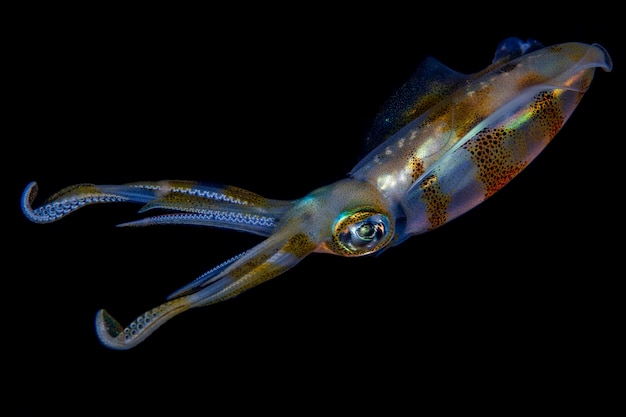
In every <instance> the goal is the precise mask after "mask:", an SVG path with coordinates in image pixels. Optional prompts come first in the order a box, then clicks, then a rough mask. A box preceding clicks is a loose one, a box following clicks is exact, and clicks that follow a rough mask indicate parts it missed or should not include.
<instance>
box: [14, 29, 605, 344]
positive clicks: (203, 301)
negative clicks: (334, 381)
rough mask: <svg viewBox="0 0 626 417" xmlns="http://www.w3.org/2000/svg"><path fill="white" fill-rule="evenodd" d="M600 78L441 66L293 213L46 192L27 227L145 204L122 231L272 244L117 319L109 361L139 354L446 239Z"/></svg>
mask: <svg viewBox="0 0 626 417" xmlns="http://www.w3.org/2000/svg"><path fill="white" fill-rule="evenodd" d="M596 68H602V69H603V70H604V71H607V72H609V71H611V69H612V62H611V58H610V57H609V54H608V53H607V51H606V50H605V49H604V48H603V47H602V46H600V45H598V44H585V43H577V42H570V43H561V44H558V45H553V46H548V47H544V46H543V45H542V44H541V43H539V42H538V41H536V40H533V39H529V40H526V41H523V40H521V39H518V38H507V39H505V40H503V41H502V42H501V43H500V44H499V45H498V46H497V49H496V52H495V56H494V58H493V61H492V63H491V64H490V65H489V66H488V67H486V68H485V69H484V70H482V71H479V72H476V73H473V74H462V73H459V72H455V71H453V70H451V69H450V68H448V67H446V66H445V65H443V64H441V63H440V62H439V61H437V60H436V59H434V58H432V57H428V58H426V59H425V60H424V61H423V62H422V63H421V64H420V65H419V66H418V68H417V70H416V71H415V72H414V73H413V75H412V76H411V77H410V79H409V80H408V81H407V82H406V83H405V84H404V85H403V86H402V87H400V88H399V90H398V91H397V92H396V93H395V94H394V95H393V96H392V97H391V98H390V99H389V100H388V102H387V103H386V104H385V105H384V106H383V107H382V109H381V111H380V113H379V114H378V115H377V116H376V118H375V119H374V122H373V125H372V128H371V130H370V131H369V134H368V136H367V138H366V142H367V146H368V148H369V149H370V150H369V152H368V153H367V154H366V156H365V157H364V158H363V159H362V160H361V161H360V162H358V163H357V165H356V166H354V168H352V170H351V171H349V174H348V175H347V177H346V178H344V179H340V180H338V181H337V182H334V183H332V184H330V185H326V186H323V187H321V188H318V189H316V190H313V191H311V192H310V193H308V194H307V195H305V196H303V197H302V198H298V199H295V200H277V199H270V198H266V197H263V196H261V195H258V194H255V193H253V192H250V191H247V190H244V189H241V188H238V187H234V186H222V185H213V184H208V183H198V182H194V181H178V180H165V181H156V182H150V181H146V182H134V183H127V184H122V185H95V184H86V183H82V184H78V185H73V186H69V187H67V188H65V189H63V190H61V191H59V192H57V193H56V194H54V195H52V196H51V197H50V198H49V199H48V200H46V201H45V202H43V203H42V205H41V206H39V207H37V208H33V207H32V204H33V202H34V200H35V198H36V196H37V191H38V186H37V183H36V182H31V183H30V184H28V185H27V186H26V187H25V190H24V191H23V194H22V199H21V207H22V211H23V213H24V215H25V216H26V218H28V219H29V220H30V221H32V222H35V223H51V222H55V221H57V220H60V219H62V218H63V217H65V216H67V215H68V214H70V213H72V212H74V211H76V210H78V209H80V208H82V207H85V206H89V205H92V204H101V203H139V204H142V205H143V206H142V207H141V209H140V210H139V212H140V213H145V212H148V211H152V212H156V213H158V214H156V215H154V216H151V217H144V218H141V219H139V220H135V221H131V222H128V223H123V224H121V225H120V226H151V225H197V226H212V227H219V228H225V229H232V230H237V231H243V232H248V233H253V234H256V235H259V236H262V237H264V238H265V239H264V240H263V241H262V242H261V243H259V244H257V245H256V246H254V247H252V248H251V249H249V250H247V251H245V252H243V253H241V254H239V255H236V256H234V257H232V258H230V259H228V260H226V261H225V262H223V263H221V264H219V265H217V266H216V267H214V268H213V269H210V270H209V271H207V272H206V273H204V274H202V275H200V276H199V277H197V278H196V279H195V280H193V281H191V282H190V283H189V284H187V285H185V286H183V287H182V288H180V289H178V290H177V291H175V292H173V293H172V294H171V295H169V297H167V300H166V301H165V302H164V303H163V304H161V305H159V306H157V307H155V308H153V309H151V310H149V311H146V312H145V313H143V314H142V315H140V316H139V317H137V318H136V319H135V320H134V321H132V322H131V323H130V324H129V325H128V326H125V327H124V326H122V325H121V324H120V323H119V322H118V321H117V320H116V319H114V318H113V317H112V316H111V315H110V314H109V313H108V312H107V311H106V310H104V309H102V310H99V311H98V312H97V313H96V318H95V329H96V334H97V336H98V338H99V340H100V341H101V342H102V344H103V345H104V346H106V347H108V348H111V349H129V348H132V347H134V346H137V345H138V344H139V343H141V342H142V341H143V340H144V339H146V338H147V337H148V336H149V335H150V334H152V332H154V331H155V330H156V329H157V328H159V327H160V326H161V325H163V324H164V323H166V322H167V321H168V320H170V319H172V318H173V317H175V316H177V315H178V314H180V313H182V312H184V311H186V310H189V309H191V308H195V307H202V306H207V305H210V304H214V303H217V302H220V301H223V300H227V299H229V298H232V297H234V296H236V295H237V294H240V293H242V292H243V291H246V290H248V289H250V288H252V287H254V286H256V285H259V284H260V283H262V282H265V281H267V280H269V279H272V278H274V277H276V276H278V275H280V274H282V273H284V272H285V271H287V270H289V269H290V268H293V267H294V266H295V265H296V264H298V263H299V262H300V261H301V260H302V259H303V258H304V257H305V256H307V255H309V254H311V253H314V252H315V253H328V254H334V255H339V256H346V257H358V256H365V255H372V254H379V253H381V252H382V251H384V250H386V249H389V248H391V247H393V246H396V245H399V244H400V243H402V242H403V241H404V240H406V239H407V238H408V237H410V236H415V235H419V234H422V233H426V232H428V231H431V230H434V229H436V228H438V227H440V226H442V225H444V224H446V223H448V222H450V221H451V220H453V219H455V218H457V217H459V216H461V215H462V214H464V213H466V212H467V211H469V210H470V209H472V208H474V207H476V206H477V205H479V204H480V203H482V202H483V201H485V200H486V199H488V198H489V197H490V196H492V195H494V193H496V192H497V191H498V190H500V189H501V188H502V187H504V186H505V185H506V184H507V183H509V182H510V181H511V180H512V179H513V178H514V177H515V176H516V175H517V174H519V173H520V172H521V171H522V170H523V169H524V168H525V167H526V166H528V164H529V163H530V162H531V161H533V159H534V158H535V157H536V156H537V155H538V154H539V153H540V152H541V151H542V150H543V149H544V148H545V147H546V146H547V145H548V143H549V142H550V141H551V140H552V139H553V138H554V137H555V135H556V134H557V133H558V132H559V130H560V129H561V128H562V126H563V125H564V123H565V122H566V121H567V120H568V118H569V117H570V115H571V114H572V112H573V111H574V109H575V108H576V107H577V105H578V104H579V102H580V101H581V99H582V97H583V95H584V94H585V92H586V91H587V90H588V88H589V86H590V84H591V81H592V79H593V76H594V72H595V69H596Z"/></svg>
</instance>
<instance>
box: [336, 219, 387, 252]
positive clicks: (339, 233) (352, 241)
mask: <svg viewBox="0 0 626 417" xmlns="http://www.w3.org/2000/svg"><path fill="white" fill-rule="evenodd" d="M392 235H393V230H392V225H391V222H390V221H389V218H388V217H387V216H386V215H384V214H382V213H378V212H375V211H371V210H361V211H356V212H350V213H343V214H342V216H341V217H340V218H339V220H337V222H336V223H335V226H334V233H333V245H332V246H333V249H334V252H336V253H339V254H341V255H353V256H357V255H366V254H368V253H372V252H376V251H377V250H379V249H380V248H382V247H383V246H384V245H385V244H386V243H387V242H388V241H389V239H390V238H391V236H392Z"/></svg>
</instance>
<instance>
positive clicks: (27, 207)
mask: <svg viewBox="0 0 626 417" xmlns="http://www.w3.org/2000/svg"><path fill="white" fill-rule="evenodd" d="M38 192H39V186H38V185H37V182H36V181H31V182H29V183H28V185H26V188H24V191H23V192H22V211H23V212H24V214H25V215H26V216H27V217H29V218H30V217H32V214H33V207H32V205H33V201H35V198H36V197H37V193H38Z"/></svg>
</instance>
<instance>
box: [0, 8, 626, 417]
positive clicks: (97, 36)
mask: <svg viewBox="0 0 626 417" xmlns="http://www.w3.org/2000/svg"><path fill="white" fill-rule="evenodd" d="M239 7H240V8H241V9H240V10H229V11H226V10H224V9H220V10H217V9H215V10H211V9H207V10H204V9H198V10H193V9H189V10H183V9H176V10H170V9H160V10H152V9H146V10H124V9H120V10H113V9H111V8H109V9H106V8H103V9H101V10H95V9H94V10H91V9H89V10H88V9H82V10H75V9H72V10H61V9H54V10H27V11H20V12H18V13H16V14H15V16H14V17H15V21H14V22H12V23H14V24H15V31H14V32H12V33H11V35H10V36H9V39H8V40H9V42H8V44H9V46H10V48H9V53H8V58H9V59H8V60H6V61H5V66H7V67H9V70H10V75H9V76H8V77H7V78H5V80H6V81H7V83H8V85H9V86H10V94H9V96H8V98H7V101H8V103H7V104H8V110H6V112H7V113H6V116H7V117H6V122H7V123H6V126H7V130H5V135H4V138H5V148H4V149H5V150H4V153H3V155H4V158H3V159H4V160H5V161H4V170H5V177H6V178H9V192H8V193H7V195H6V197H5V203H6V204H5V205H6V207H8V208H9V217H8V218H9V221H8V222H7V227H5V236H6V237H7V239H6V240H5V244H6V245H5V249H4V256H3V257H4V258H5V260H8V265H6V267H5V274H4V277H5V279H4V288H5V294H6V295H5V297H4V298H5V306H7V307H8V308H7V311H6V312H5V314H4V324H5V331H4V332H3V338H4V343H3V344H4V345H6V346H9V347H10V350H11V351H10V353H9V354H7V356H6V357H7V358H10V360H8V362H10V365H7V366H9V367H10V369H9V370H8V374H5V375H8V380H9V381H11V383H10V387H11V388H10V390H9V391H8V394H9V395H8V398H10V399H12V400H17V402H16V404H17V406H18V410H23V413H22V414H20V413H19V412H18V413H17V414H13V415H49V412H50V411H51V410H65V411H68V410H82V412H83V413H84V414H82V415H90V416H101V415H109V414H113V413H121V412H122V410H132V409H136V408H137V409H139V410H144V411H145V412H146V414H147V413H148V411H147V410H148V409H151V408H153V407H154V406H155V405H156V408H157V409H159V408H161V407H166V406H176V407H179V410H180V411H181V412H184V410H185V409H196V408H199V407H202V408H203V409H205V410H207V412H211V411H212V408H213V407H216V406H225V407H226V408H227V409H231V410H233V411H237V410H242V409H243V408H244V407H246V408H247V407H252V408H253V409H255V410H256V411H265V412H274V411H278V410H291V411H292V412H293V414H300V413H302V412H311V411H315V410H319V411H325V410H329V409H331V408H332V409H334V410H341V409H345V410H353V411H354V410H356V409H361V408H365V409H366V410H370V411H373V410H376V409H378V407H382V408H387V407H389V406H397V407H399V409H404V408H405V407H410V409H411V410H412V411H413V410H420V409H421V408H423V407H427V406H432V405H433V404H437V405H438V406H439V407H444V408H448V407H451V406H456V405H462V406H463V408H464V409H468V410H471V409H475V410H479V409H480V410H483V409H485V408H491V407H500V406H496V405H495V404H494V402H493V399H494V398H498V399H499V400H500V401H502V402H501V404H502V407H505V408H503V409H511V410H513V409H519V408H520V407H528V408H529V409H532V408H533V405H532V404H534V403H535V401H536V400H540V399H551V401H550V402H549V407H558V406H559V405H562V404H570V405H572V404H574V405H576V404H580V402H581V401H582V398H586V399H587V400H588V403H587V404H588V405H589V406H591V407H593V406H594V405H595V404H601V403H606V402H605V401H606V400H607V399H608V400H610V399H611V398H612V397H614V396H615V392H614V391H613V389H612V387H611V385H610V384H606V383H605V382H603V381H605V379H606V376H607V375H611V374H612V373H613V372H617V371H618V369H619V368H618V366H619V364H618V363H617V362H616V360H617V355H616V353H617V350H616V349H617V346H616V343H617V339H616V336H617V335H619V334H623V320H616V317H617V315H618V311H619V310H622V308H623V297H619V298H617V299H616V295H617V294H619V293H620V292H618V290H617V288H618V284H619V283H620V282H621V281H622V280H623V275H624V274H623V268H622V267H621V264H620V262H619V261H620V259H619V258H620V254H621V253H622V252H623V244H622V243H621V239H622V238H623V227H622V226H621V225H622V221H621V219H620V216H621V212H622V209H621V207H622V204H621V203H620V192H621V185H622V184H621V178H622V177H623V175H622V173H621V171H618V169H620V168H619V166H620V165H619V162H618V161H619V159H618V157H619V155H620V150H621V148H622V146H621V142H623V140H624V129H623V127H621V128H620V126H623V122H622V121H620V120H621V119H623V115H622V112H621V110H620V108H621V107H622V106H621V105H620V103H621V102H622V98H623V94H624V89H623V81H624V75H623V70H622V66H623V65H624V61H623V53H622V52H623V43H622V42H621V38H620V35H619V32H620V30H619V27H618V26H617V25H614V24H613V23H612V19H613V18H614V17H615V16H616V15H617V14H618V13H617V11H611V10H607V9H606V8H603V9H599V8H598V9H594V10H589V11H579V12H571V13H569V14H567V13H563V12H562V11H560V10H556V11H554V12H548V11H547V10H529V9H524V10H517V11H515V12H514V13H511V12H506V14H504V13H503V14H502V15H500V16H498V14H497V13H496V15H495V16H491V17H486V16H487V15H485V14H484V11H480V10H476V9H475V7H474V6H472V7H469V6H468V8H467V10H461V11H456V10H455V8H454V7H453V6H452V5H451V4H450V5H447V6H444V5H442V8H441V9H435V10H429V11H426V10H419V9H417V10H410V9H406V8H393V7H390V6H389V7H382V6H377V8H374V9H367V10H359V11H356V10H353V11H350V12H345V11H339V10H336V9H335V8H324V7H322V6H319V7H311V8H308V9H306V8H303V9H302V10H300V11H296V10H290V9H276V10H269V9H267V8H265V7H260V8H257V9H256V10H253V9H249V8H247V7H243V6H237V7H235V9H238V8H239ZM509 36H518V37H522V38H527V37H532V38H535V39H538V40H539V41H541V42H542V43H544V44H545V45H551V44H557V43H561V42H569V41H579V42H586V43H594V42H597V43H600V44H601V45H603V46H604V47H605V48H606V49H607V50H608V51H609V53H610V54H611V56H612V58H613V60H614V64H615V68H614V70H613V72H611V73H605V72H603V71H600V70H598V71H597V72H596V77H595V79H594V82H593V83H592V85H591V89H590V90H589V91H588V93H587V94H586V96H585V98H584V99H583V101H582V102H581V104H580V106H579V107H578V108H577V109H576V111H575V112H574V114H573V116H572V118H571V119H570V120H569V121H568V123H567V124H566V125H565V127H564V128H563V129H562V130H561V132H560V133H559V134H558V136H557V137H556V138H555V139H554V141H553V142H552V143H551V144H550V145H549V146H548V148H547V149H546V150H545V151H544V152H543V153H542V154H541V155H540V156H539V157H538V158H537V159H536V160H535V161H534V162H533V163H532V164H531V165H530V166H529V167H528V168H527V169H526V170H525V171H524V172H522V173H521V174H520V175H519V176H518V177H517V178H515V179H514V180H513V181H512V182H511V183H510V184H509V185H508V186H507V187H505V188H504V189H503V190H502V191H500V192H499V193H498V194H497V195H495V196H494V197H492V198H491V199H490V200H489V201H487V202H485V203H484V204H482V205H481V206H480V207H478V208H476V209H475V210H472V211H471V212H469V213H467V214H466V215H464V216H462V217H461V218H459V219H457V220H455V221H453V222H451V223H450V224H448V225H446V226H444V227H442V228H440V229H438V230H436V231H433V232H431V233H429V234H426V235H422V236H417V237H413V238H411V239H409V240H408V241H406V242H404V244H402V245H401V246H399V247H396V248H393V249H391V250H389V251H387V252H385V253H384V254H383V255H381V256H379V257H372V258H358V259H344V258H340V257H334V256H330V255H319V254H313V255H311V256H309V257H307V258H306V259H305V260H303V261H302V262H301V263H300V264H299V265H298V266H297V267H296V268H294V269H292V270H290V271H289V272H287V273H285V274H284V275H282V276H280V277H278V278H275V279H274V280H272V281H270V282H267V283H265V284H263V285H261V286H259V287H255V288H254V289H252V290H250V291H248V292H246V293H244V294H242V295H240V296H239V297H237V298H235V299H232V300H229V301H227V302H224V303H221V304H218V305H214V306H209V307H205V308H201V309H197V310H192V311H189V312H186V313H184V314H182V315H180V316H178V317H176V318H175V319H173V320H172V321H171V322H168V323H167V324H166V325H164V326H163V327H162V328H160V329H159V330H158V331H157V332H156V333H154V334H153V335H152V336H150V337H149V338H148V339H147V340H146V341H145V342H143V343H142V344H140V345H139V346H137V347H136V348H134V349H132V350H129V351H111V350H108V349H106V348H104V347H103V346H101V345H100V343H99V342H98V340H97V338H96V335H95V332H94V328H93V320H94V315H95V313H96V311H97V310H98V309H100V308H106V309H107V310H108V311H109V312H110V313H111V314H112V315H113V316H115V317H116V318H117V319H119V320H120V321H121V322H122V324H127V323H128V322H130V321H131V320H132V319H134V318H135V317H136V316H137V315H138V314H140V313H142V312H143V311H145V310H146V309H149V308H152V307H154V306H156V305H158V304H160V303H161V302H162V301H163V300H164V299H165V297H166V296H167V295H168V294H169V293H170V292H172V291H174V290H176V289H178V288H179V287H180V286H182V285H184V284H186V283H187V282H189V281H191V280H192V279H194V278H195V277H196V276H198V275H199V274H201V273H202V272H204V271H205V270H207V269H209V268H212V267H213V266H215V265H217V264H218V263H220V262H222V261H224V260H226V259H227V258H229V257H231V256H233V255H235V254H237V253H239V252H241V251H243V250H245V249H247V248H249V247H251V246H252V245H254V244H256V243H257V242H259V241H260V239H258V238H257V237H254V236H250V235H246V234H243V233H237V232H229V231H222V230H213V229H204V228H191V227H156V228H141V229H121V228H115V227H114V226H115V225H116V224H118V223H121V222H124V221H129V220H133V219H136V218H138V216H137V215H136V210H137V208H138V207H137V206H132V205H131V206H121V205H119V206H98V207H96V206H94V207H90V208H86V209H83V210H80V211H79V212H77V213H75V214H74V215H72V216H70V217H68V218H66V219H64V220H62V221H60V222H57V223H54V224H50V225H35V224H32V223H29V222H28V221H27V220H26V219H25V218H24V217H23V216H22V214H21V212H20V209H19V199H20V194H21V192H22V190H23V188H24V187H25V186H26V184H27V183H28V182H30V181H32V180H36V181H37V182H38V183H39V186H40V194H41V195H40V197H39V198H38V200H37V201H38V202H41V201H42V199H43V198H46V197H48V196H49V195H50V194H52V193H53V192H56V191H57V190H59V189H61V188H63V187H65V186H68V185H71V184H75V183H80V182H91V183H96V184H102V183H109V184H116V183H126V182H133V181H141V180H160V179H190V180H198V181H210V182H218V183H225V184H231V185H236V186H239V187H242V188H246V189H249V190H251V191H255V192H257V193H259V194H262V195H264V196H266V197H271V198H279V199H292V198H298V197H301V196H303V195H304V194H306V193H308V192H309V191H311V190H313V189H314V188H317V187H319V186H322V185H325V184H328V183H331V182H333V181H336V180H338V179H340V178H343V177H345V175H346V174H347V172H348V171H349V170H350V169H351V168H352V167H353V166H354V165H355V164H356V163H357V162H358V160H359V156H361V153H360V146H361V141H362V139H363V137H364V136H365V135H366V133H367V130H368V128H369V125H370V123H371V122H372V120H373V118H374V116H375V114H376V112H377V110H378V108H379V106H380V105H381V104H382V103H383V102H384V100H385V99H386V98H387V97H388V96H389V95H390V94H391V93H393V91H394V90H395V89H396V88H397V87H399V86H400V85H401V84H402V82H404V81H405V80H406V79H407V78H408V76H409V75H410V74H411V73H412V71H413V70H414V69H415V67H416V66H417V65H418V64H419V63H420V62H421V60H422V59H423V58H424V57H425V56H427V55H428V54H430V55H432V56H434V57H435V58H437V59H439V60H440V61H441V62H443V63H444V64H446V65H448V66H449V67H451V68H453V69H455V70H457V71H460V72H466V73H470V72H474V71H478V70H481V69H482V68H484V67H485V66H486V65H488V64H489V63H490V62H491V59H492V57H493V54H494V51H495V48H496V46H497V45H498V43H499V42H500V41H501V40H502V39H504V38H506V37H509ZM7 101H5V103H6V102H7ZM621 294H623V292H621ZM7 301H8V303H7ZM621 314H622V317H623V313H621ZM6 325H8V326H6ZM622 353H623V352H622ZM563 387H565V390H564V392H566V393H561V394H558V395H555V392H557V391H559V390H560V389H562V388H563ZM583 392H584V393H587V394H586V395H582V394H581V395H577V393H583ZM590 392H594V394H593V396H592V397H589V393H590ZM5 394H6V392H5ZM600 399H603V400H604V401H600ZM288 400H289V401H293V402H289V401H288ZM333 401H336V402H333ZM387 412H389V413H391V414H394V413H392V412H391V411H389V410H388V411H387ZM387 412H386V413H387ZM140 415H143V414H140Z"/></svg>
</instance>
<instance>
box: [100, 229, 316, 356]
mask: <svg viewBox="0 0 626 417" xmlns="http://www.w3.org/2000/svg"><path fill="white" fill-rule="evenodd" d="M295 246H297V250H294V249H295ZM314 249H315V246H314V245H311V244H309V245H306V244H305V245H302V237H301V236H299V237H298V238H296V239H294V237H293V236H292V235H290V234H289V232H288V231H283V232H282V233H278V234H277V235H272V236H271V237H269V238H268V239H266V240H265V241H264V242H262V243H260V244H258V245H257V246H255V247H254V248H252V249H250V250H249V251H247V252H244V253H242V254H240V255H238V256H236V257H234V258H231V259H229V260H228V261H226V262H224V263H222V264H221V265H218V266H217V267H215V268H213V269H212V270H210V271H208V272H206V273H205V274H203V275H201V276H200V277H198V278H197V279H196V280H194V281H192V282H191V283H189V284H187V285H185V286H183V287H182V288H181V289H179V290H177V291H176V292H174V293H173V294H171V295H170V296H169V297H168V301H166V302H165V303H163V304H161V305H159V306H157V307H155V308H153V309H150V310H148V311H146V312H145V313H143V314H141V315H140V316H138V317H137V318H136V319H135V320H133V321H132V322H131V323H130V324H129V325H128V326H126V327H123V326H122V325H121V324H120V323H119V321H117V320H116V319H115V318H113V317H112V316H111V315H110V314H109V313H108V312H107V311H106V310H105V309H101V310H99V311H98V312H97V313H96V321H95V327H96V333H97V335H98V338H99V339H100V342H101V343H102V344H103V345H105V346H107V347H109V348H111V349H116V350H125V349H130V348H132V347H134V346H136V345H137V344H139V343H141V342H142V341H143V340H145V339H146V338H147V337H148V336H149V335H150V334H152V333H153V332H154V331H155V330H156V329H158V328H159V327H161V326H162V325H163V324H165V323H166V322H167V321H169V320H170V319H172V318H173V317H175V316H177V315H178V314H180V313H182V312H184V311H187V310H189V309H191V308H195V307H202V306H206V305H209V304H214V303H217V302H219V301H224V300H226V299H229V298H232V297H234V296H236V295H238V294H240V293H242V292H243V291H246V290H248V289H249V288H252V287H254V286H256V285H258V284H261V283H263V282H265V281H267V280H269V279H271V278H274V277H276V276H278V275H280V274H282V273H284V272H285V271H287V270H288V269H290V268H292V267H293V266H295V265H296V264H297V263H298V262H300V260H302V259H303V258H304V257H305V256H307V255H308V254H309V253H311V252H313V250H314Z"/></svg>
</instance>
